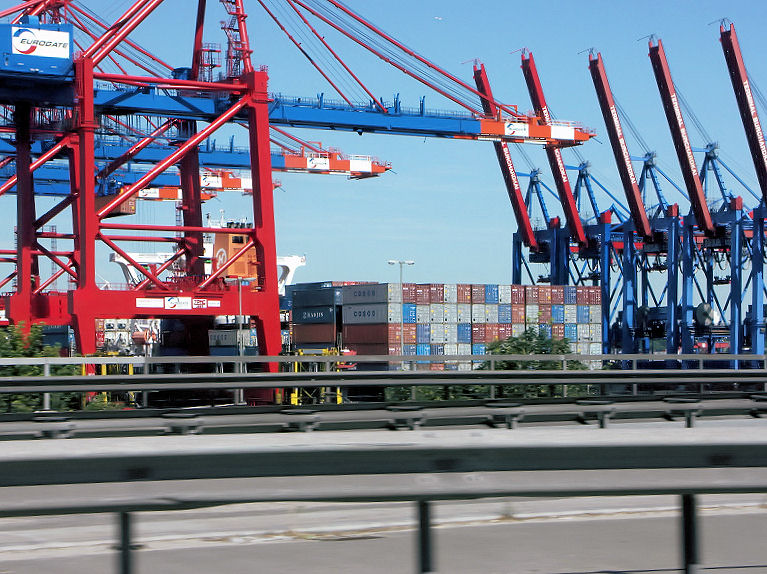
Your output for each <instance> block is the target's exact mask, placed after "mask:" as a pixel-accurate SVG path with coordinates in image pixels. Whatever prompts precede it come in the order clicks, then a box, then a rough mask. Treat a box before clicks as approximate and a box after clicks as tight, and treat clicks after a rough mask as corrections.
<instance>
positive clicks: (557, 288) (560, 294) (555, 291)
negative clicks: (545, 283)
mask: <svg viewBox="0 0 767 574" xmlns="http://www.w3.org/2000/svg"><path fill="white" fill-rule="evenodd" d="M551 304H552V305H564V304H565V288H564V286H562V285H552V286H551Z"/></svg>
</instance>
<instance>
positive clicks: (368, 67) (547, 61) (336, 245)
mask: <svg viewBox="0 0 767 574" xmlns="http://www.w3.org/2000/svg"><path fill="white" fill-rule="evenodd" d="M208 3H209V26H208V28H209V30H208V31H209V32H210V34H209V35H208V37H207V38H206V41H214V42H221V43H223V42H224V39H223V35H222V34H221V32H220V31H219V30H218V21H219V20H221V19H222V11H221V9H220V6H219V4H218V2H215V1H213V0H210V1H209V2H208ZM5 4H10V3H4V5H5ZM99 4H100V2H99V3H96V4H93V3H92V4H91V5H92V6H93V7H94V8H95V9H96V10H99V11H102V12H105V13H107V14H108V15H109V16H112V17H114V16H115V15H117V14H118V13H119V11H120V9H121V8H124V7H125V6H127V5H128V4H129V2H128V1H127V0H118V1H117V2H113V3H110V8H105V9H104V10H101V9H100V8H99V6H98V5H99ZM191 4H193V3H192V2H189V1H183V2H182V1H181V0H166V2H165V3H164V5H163V6H162V7H161V8H160V9H159V10H158V12H157V13H156V14H155V15H154V16H153V17H152V18H151V19H150V20H148V21H147V22H146V23H145V25H143V26H142V28H140V29H138V30H137V31H136V33H135V34H134V35H133V36H132V37H134V38H135V39H136V40H137V41H139V42H140V43H142V45H145V46H147V47H150V48H151V49H153V50H154V51H156V52H157V53H158V54H159V55H161V56H162V57H163V58H165V59H166V60H167V61H169V62H170V63H171V64H172V65H177V66H183V65H188V60H189V59H190V52H191V50H190V49H189V46H190V45H191V33H192V22H193V17H194V14H193V11H192V10H187V9H186V8H184V7H188V6H190V5H191ZM348 4H349V5H350V6H351V7H352V8H354V9H355V10H357V11H358V12H359V13H361V14H362V15H363V16H365V17H367V18H368V19H369V20H371V21H372V22H374V23H376V24H377V25H379V26H380V27H381V28H383V29H384V30H385V31H387V32H388V33H389V34H391V35H393V36H395V37H396V38H398V39H399V40H401V41H402V42H404V43H405V44H406V45H408V46H409V47H411V48H412V49H414V50H416V51H417V52H419V53H420V54H422V55H423V56H425V57H427V58H429V59H431V60H433V61H434V62H436V63H437V64H439V65H440V66H442V67H444V68H446V69H447V70H448V71H450V72H451V73H452V74H454V75H456V76H459V77H461V78H462V79H463V80H465V81H466V82H467V83H471V60H473V59H474V58H479V59H480V60H481V61H482V62H484V63H485V65H486V67H487V69H488V74H489V76H490V80H491V82H492V84H493V88H494V92H495V96H496V98H497V99H499V100H501V101H504V102H506V103H509V104H516V105H518V106H519V108H520V110H523V111H527V110H529V109H531V107H532V106H531V104H530V100H529V97H528V95H527V90H526V88H525V83H524V79H523V76H522V73H521V70H520V68H519V62H520V61H519V59H520V56H519V53H513V52H515V51H517V50H519V49H521V48H527V49H528V50H530V51H531V52H532V53H533V54H534V56H535V60H536V64H537V66H538V71H539V74H540V76H541V80H542V82H543V87H544V90H545V92H546V96H547V99H548V103H549V105H550V108H551V109H552V111H553V112H554V114H555V115H556V116H557V118H559V119H566V120H574V121H579V122H582V123H583V124H585V125H587V126H590V127H592V128H594V129H595V130H596V131H597V133H598V138H597V139H596V140H595V141H592V142H590V143H588V144H587V145H584V146H582V147H581V148H580V152H581V154H582V155H583V156H584V157H585V158H586V159H588V160H589V161H590V162H591V163H592V172H593V173H594V174H595V175H596V176H597V177H598V178H599V179H600V180H601V181H602V182H603V183H604V184H606V185H607V186H608V187H609V188H610V189H611V190H612V191H613V193H614V194H616V195H619V196H622V191H621V188H620V185H619V179H618V174H617V171H616V170H615V167H614V163H613V158H612V154H611V152H610V149H609V143H608V140H607V137H606V135H605V131H604V124H603V122H602V117H601V114H600V111H599V107H598V103H597V100H596V96H595V93H594V88H593V84H592V82H591V77H590V75H589V72H588V68H587V64H588V54H587V53H586V52H584V50H588V49H590V48H594V49H595V50H597V51H600V52H601V53H602V55H603V57H604V59H605V63H606V67H607V72H608V75H609V77H610V82H611V85H612V88H613V92H614V94H615V96H616V99H617V100H618V101H619V103H620V104H621V105H622V106H623V108H624V109H625V110H626V111H627V112H628V114H629V115H630V117H631V119H632V121H633V122H634V124H635V125H636V126H637V127H638V128H639V129H640V131H641V132H642V136H643V138H644V139H645V140H646V141H647V142H648V144H649V146H650V147H651V148H652V149H654V150H656V151H657V153H658V157H659V164H660V166H661V167H663V168H664V169H665V170H666V171H668V172H669V173H671V174H672V176H674V177H675V179H676V180H677V181H678V182H679V183H680V184H681V177H680V176H679V175H678V173H679V172H678V169H677V167H676V156H675V153H674V150H673V146H672V144H671V138H670V135H669V132H668V127H667V125H666V122H665V117H664V115H663V110H662V107H661V103H660V98H659V96H658V92H657V88H656V85H655V81H654V78H653V74H652V69H651V67H650V62H649V59H648V57H647V39H642V40H638V39H639V38H643V37H646V36H648V35H650V34H655V35H656V36H657V37H659V38H661V39H662V40H663V43H664V46H665V48H666V53H667V56H668V58H669V62H670V66H671V72H672V75H673V77H674V80H675V82H676V85H677V88H678V90H679V91H680V92H681V93H682V94H683V95H684V96H685V98H686V99H687V101H688V102H689V104H690V106H691V107H692V109H693V110H694V111H695V113H696V114H697V116H698V117H699V118H700V120H701V121H702V122H703V123H704V124H705V128H706V130H707V132H708V133H709V134H711V136H712V138H713V139H714V140H716V141H718V142H719V144H720V149H721V155H722V157H723V158H724V159H725V161H727V162H728V163H729V164H730V165H731V167H733V168H734V169H736V171H737V172H738V174H739V175H740V176H741V177H743V178H744V179H745V180H746V181H747V182H748V183H749V184H750V185H752V187H753V188H754V189H756V178H755V176H754V172H753V167H752V165H751V160H750V157H749V155H748V149H747V145H746V140H745V136H744V134H743V129H742V125H741V124H740V119H739V116H738V112H737V108H736V106H735V99H734V96H733V94H732V89H731V85H730V81H729V78H728V75H727V70H726V66H725V63H724V58H723V56H722V52H721V47H720V44H719V40H718V38H719V26H718V21H719V20H720V19H721V18H723V17H727V18H729V19H730V20H731V21H733V22H734V23H735V25H736V29H737V32H738V36H739V39H740V43H741V47H742V49H743V52H744V56H745V59H746V65H747V67H748V69H749V73H750V76H751V77H752V79H753V80H754V81H755V83H756V84H757V86H759V87H762V90H763V91H765V92H766V93H767V62H765V61H764V59H763V58H762V57H761V55H762V53H763V50H764V46H763V44H762V42H763V38H764V36H763V30H764V29H765V28H766V27H767V8H765V7H764V6H763V5H762V3H760V2H753V1H742V0H734V1H730V2H728V3H726V4H725V3H722V2H718V1H709V0H703V1H695V2H692V1H655V0H650V1H645V2H641V3H639V2H631V3H629V2H623V1H592V2H565V1H552V0H536V1H535V2H504V3H496V4H495V5H493V4H490V9H483V8H482V7H480V6H478V5H474V4H472V3H466V2H458V1H455V0H421V1H420V2H403V1H401V0H392V1H391V2H386V3H371V2H361V1H352V0H348ZM499 6H500V7H499ZM246 7H247V10H248V12H249V16H250V17H249V19H248V25H249V28H250V36H251V45H252V48H253V49H254V55H253V61H254V63H255V64H256V65H260V64H266V65H268V66H269V72H270V89H271V90H272V91H280V92H282V93H284V94H290V95H296V96H312V95H315V94H317V93H319V92H325V93H327V94H330V92H331V88H330V87H329V86H328V85H327V83H326V82H325V81H324V80H323V79H322V78H321V77H320V76H319V74H318V73H317V72H316V71H315V70H314V69H313V68H312V67H311V66H310V65H309V64H308V63H307V62H306V61H305V60H304V59H303V58H302V56H301V55H300V54H299V53H298V51H297V50H296V49H295V48H294V47H293V46H292V45H291V44H290V43H289V42H288V41H287V40H286V39H285V37H284V36H282V35H281V33H280V32H279V31H278V30H277V29H276V27H275V25H274V24H273V23H272V22H271V20H269V19H268V17H267V16H266V14H265V13H264V12H263V10H262V9H261V8H260V6H259V5H258V3H257V2H255V1H253V0H246ZM714 21H717V23H716V24H713V25H710V23H711V22H714ZM326 39H327V40H328V41H329V43H331V44H332V45H333V47H334V48H336V49H337V50H339V51H340V52H341V53H342V55H343V56H344V58H345V59H346V60H347V61H348V63H349V64H350V65H351V67H352V68H354V70H355V72H358V73H359V74H360V76H361V77H362V79H363V80H364V81H365V82H366V84H367V85H368V86H369V87H370V88H371V90H372V91H373V92H374V93H375V94H377V95H379V96H380V97H383V98H384V99H387V100H390V99H391V98H392V96H393V94H395V93H399V94H400V95H401V98H402V99H403V104H404V105H412V106H417V104H418V99H419V97H420V96H422V95H426V96H427V105H428V106H429V107H432V108H436V109H457V108H456V106H455V105H454V104H452V103H450V102H448V101H447V100H445V99H443V98H441V97H440V96H438V95H437V94H435V93H430V92H429V91H428V89H427V88H426V87H424V86H422V85H420V84H418V83H417V82H414V81H413V80H411V79H409V78H406V77H405V76H404V75H402V74H401V73H399V72H397V71H396V70H394V69H392V68H390V67H389V66H387V65H386V64H385V63H384V62H382V61H380V60H377V59H375V58H373V57H371V56H370V55H369V54H366V53H364V52H363V51H362V50H361V49H360V48H359V47H356V46H353V45H351V43H350V42H348V41H345V40H343V39H341V38H339V36H338V35H337V34H335V33H330V32H329V33H328V34H327V37H326ZM158 40H159V41H158ZM466 62H468V63H466ZM760 111H762V121H763V122H764V121H767V120H765V116H764V113H765V111H764V110H760ZM687 120H688V129H689V131H690V133H691V135H692V141H693V145H697V146H703V145H705V143H706V142H705V141H704V140H703V138H702V136H700V135H699V134H698V133H697V131H696V130H695V128H694V127H693V126H692V125H691V122H690V121H689V118H687ZM243 133H244V132H243ZM295 133H296V135H299V136H300V137H302V138H304V139H307V140H312V141H317V140H318V141H321V142H322V143H323V144H324V145H326V146H333V147H339V148H341V149H342V150H344V151H345V152H346V153H354V154H369V155H374V156H377V157H379V158H381V159H383V160H386V161H390V162H391V163H392V164H393V173H389V174H386V175H385V176H383V177H380V178H376V179H370V180H363V181H353V180H352V181H349V180H346V179H345V178H343V177H334V176H316V175H298V174H275V178H277V179H280V180H281V181H282V184H283V187H282V188H281V189H279V190H277V191H276V192H275V207H276V221H277V246H278V254H282V255H289V254H305V255H306V257H307V266H306V267H304V268H302V269H300V270H299V272H298V273H297V275H296V280H297V281H319V280H370V281H396V280H397V277H398V270H397V269H395V268H394V267H391V266H389V265H387V264H386V261H387V260H388V259H414V260H415V261H416V264H415V266H413V267H408V268H407V269H406V271H405V273H406V280H407V281H414V282H434V283H439V282H446V283H447V282H472V283H507V282H510V280H511V263H510V258H511V247H510V242H511V236H512V233H513V231H514V230H515V229H516V223H515V221H514V216H513V213H512V209H511V206H510V204H509V200H508V197H507V195H506V191H505V188H504V185H503V180H502V178H501V174H500V171H499V168H498V165H497V162H496V159H495V154H494V152H493V149H492V146H491V144H489V143H487V142H464V141H445V140H437V139H432V138H413V137H409V138H408V137H399V136H397V137H395V136H374V135H367V134H366V135H364V136H362V137H360V136H357V135H356V134H343V133H338V132H330V131H306V130H302V131H295ZM222 139H225V137H224V136H222ZM628 141H629V147H630V149H631V151H632V153H633V154H634V155H641V149H640V147H639V145H638V144H637V143H636V142H635V141H634V140H633V139H632V138H629V140H628ZM243 143H244V139H243ZM525 150H526V151H527V154H528V155H529V156H530V159H531V161H532V162H533V164H534V165H535V166H536V167H540V168H541V169H543V170H544V175H545V178H546V181H547V182H548V183H549V185H552V187H553V183H552V181H551V178H550V175H549V172H548V168H547V164H546V162H545V156H544V154H543V151H542V150H540V149H539V148H536V147H532V146H525ZM512 155H513V157H514V159H515V164H516V166H517V169H518V171H520V172H527V171H528V170H529V166H528V165H527V163H526V161H525V160H524V159H523V157H522V156H521V155H520V154H519V152H518V151H517V150H515V149H514V148H512ZM565 160H566V162H567V163H569V164H573V163H577V160H576V158H575V157H574V156H573V155H572V154H570V153H569V152H565ZM698 161H699V163H700V161H702V158H701V157H700V156H698ZM635 167H638V166H636V165H635ZM574 180H575V174H572V179H571V181H572V182H573V183H574ZM728 182H732V180H731V178H730V179H728ZM526 183H527V182H526V179H525V178H523V186H526ZM665 191H666V193H667V197H668V199H669V200H670V201H671V202H679V203H680V205H681V207H682V210H683V211H686V210H687V209H688V205H687V203H686V202H685V200H684V199H683V198H682V197H681V196H679V195H678V194H677V193H676V192H672V191H671V188H670V186H666V188H665ZM735 192H736V193H741V192H740V191H738V190H735ZM600 200H601V205H602V209H606V208H607V207H608V206H609V203H608V202H607V201H606V199H605V198H603V197H600ZM5 201H7V200H5ZM746 203H747V204H749V205H752V204H753V200H751V199H750V198H749V199H748V200H747V202H746ZM247 206H248V202H247V199H245V198H241V197H234V196H231V197H223V196H222V197H220V198H219V199H217V200H215V201H212V202H210V203H208V204H207V205H206V211H207V212H210V213H212V214H213V215H214V216H217V214H218V212H219V210H220V209H224V210H226V214H227V215H229V216H232V217H236V216H239V214H240V213H241V211H242V210H243V209H246V208H247ZM9 208H10V206H9ZM43 208H44V207H43V206H42V202H41V205H40V207H38V209H39V210H40V211H42V209H43ZM549 209H550V210H551V211H552V213H553V214H557V213H560V212H561V210H560V209H559V207H558V206H557V205H556V202H554V201H553V200H552V201H550V202H549ZM159 217H160V215H159V214H151V213H148V212H147V213H146V214H145V215H144V216H143V218H144V220H145V222H149V221H154V218H159ZM102 265H108V264H104V263H102Z"/></svg>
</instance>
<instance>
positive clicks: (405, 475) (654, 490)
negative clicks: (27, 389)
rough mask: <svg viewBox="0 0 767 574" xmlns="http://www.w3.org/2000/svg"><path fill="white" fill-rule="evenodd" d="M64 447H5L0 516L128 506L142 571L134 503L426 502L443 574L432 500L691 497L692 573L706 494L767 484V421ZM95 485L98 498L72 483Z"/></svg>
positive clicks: (122, 565) (127, 561)
mask: <svg viewBox="0 0 767 574" xmlns="http://www.w3.org/2000/svg"><path fill="white" fill-rule="evenodd" d="M60 444H61V443H59V442H58V441H17V442H12V443H7V445H4V448H3V449H2V450H0V495H2V496H0V516H30V515H42V514H78V513H86V512H87V513H92V512H114V513H117V514H118V515H119V525H120V533H121V535H120V546H119V548H118V552H119V570H118V571H119V572H120V573H121V574H131V573H132V572H133V567H132V564H133V551H132V546H131V512H134V511H149V510H178V509H184V508H200V507H206V506H219V505H225V504H234V503H245V502H264V501H287V500H290V501H360V502H362V501H391V500H400V501H402V500H404V501H414V502H415V503H416V504H417V508H418V512H419V526H418V544H417V548H418V551H419V559H418V570H417V571H418V572H433V571H434V566H435V561H434V556H433V551H432V531H431V514H430V503H431V501H434V500H444V499H461V498H482V497H494V496H602V495H643V494H672V495H678V496H680V497H681V501H682V504H681V509H682V532H683V552H682V556H683V564H684V571H685V572H688V573H693V572H696V571H697V568H698V567H699V562H700V559H699V552H698V543H697V540H698V537H697V520H696V499H695V496H696V495H698V494H704V493H706V494H711V493H755V492H767V434H765V432H764V428H763V426H762V425H758V426H741V427H737V428H728V427H716V428H709V429H703V428H697V429H668V428H664V429H649V430H648V429H647V428H643V429H641V430H639V431H636V430H634V429H631V428H624V429H614V428H613V429H611V430H603V431H592V432H573V431H571V430H570V431H568V430H563V429H556V428H546V429H525V430H513V431H505V430H487V431H482V432H479V431H477V430H453V431H441V432H439V433H435V432H434V431H428V432H420V431H412V432H406V433H391V434H385V435H383V434H381V433H369V432H366V433H323V434H315V433H309V434H301V435H295V434H287V435H286V434H274V435H269V436H267V437H263V436H262V435H260V436H259V437H258V439H257V440H248V439H246V438H244V437H243V436H234V437H233V436H228V435H218V436H195V437H189V436H172V437H152V438H142V439H137V438H121V439H114V438H111V439H89V440H71V441H68V442H67V448H66V449H62V448H61V447H60ZM211 479H218V480H211ZM220 479H227V481H226V482H224V483H222V482H220ZM178 480H182V481H184V482H183V483H178V482H174V481H178ZM126 483H130V488H126ZM86 484H87V485H89V488H88V489H87V493H85V494H83V493H82V490H80V491H77V490H72V489H71V488H70V487H68V486H67V485H86ZM41 485H45V486H46V488H44V489H42V490H41V489H39V488H38V489H36V490H35V491H34V492H35V496H34V497H33V498H32V497H28V496H25V494H26V493H27V491H26V490H25V489H27V488H29V487H33V488H34V487H37V486H41ZM78 492H79V493H80V494H79V495H78V494H77V493H78Z"/></svg>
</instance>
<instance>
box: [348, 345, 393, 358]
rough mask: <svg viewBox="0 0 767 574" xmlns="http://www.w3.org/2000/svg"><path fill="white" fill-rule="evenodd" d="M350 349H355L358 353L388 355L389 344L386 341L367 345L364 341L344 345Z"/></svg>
mask: <svg viewBox="0 0 767 574" xmlns="http://www.w3.org/2000/svg"><path fill="white" fill-rule="evenodd" d="M346 346H347V347H348V348H349V349H351V350H352V351H356V352H357V354H358V355H388V354H389V345H388V344H387V343H383V344H379V345H368V344H365V343H350V344H348V345H346Z"/></svg>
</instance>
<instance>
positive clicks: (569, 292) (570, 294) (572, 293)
mask: <svg viewBox="0 0 767 574" xmlns="http://www.w3.org/2000/svg"><path fill="white" fill-rule="evenodd" d="M577 304H578V288H577V287H576V286H575V285H565V305H577Z"/></svg>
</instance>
